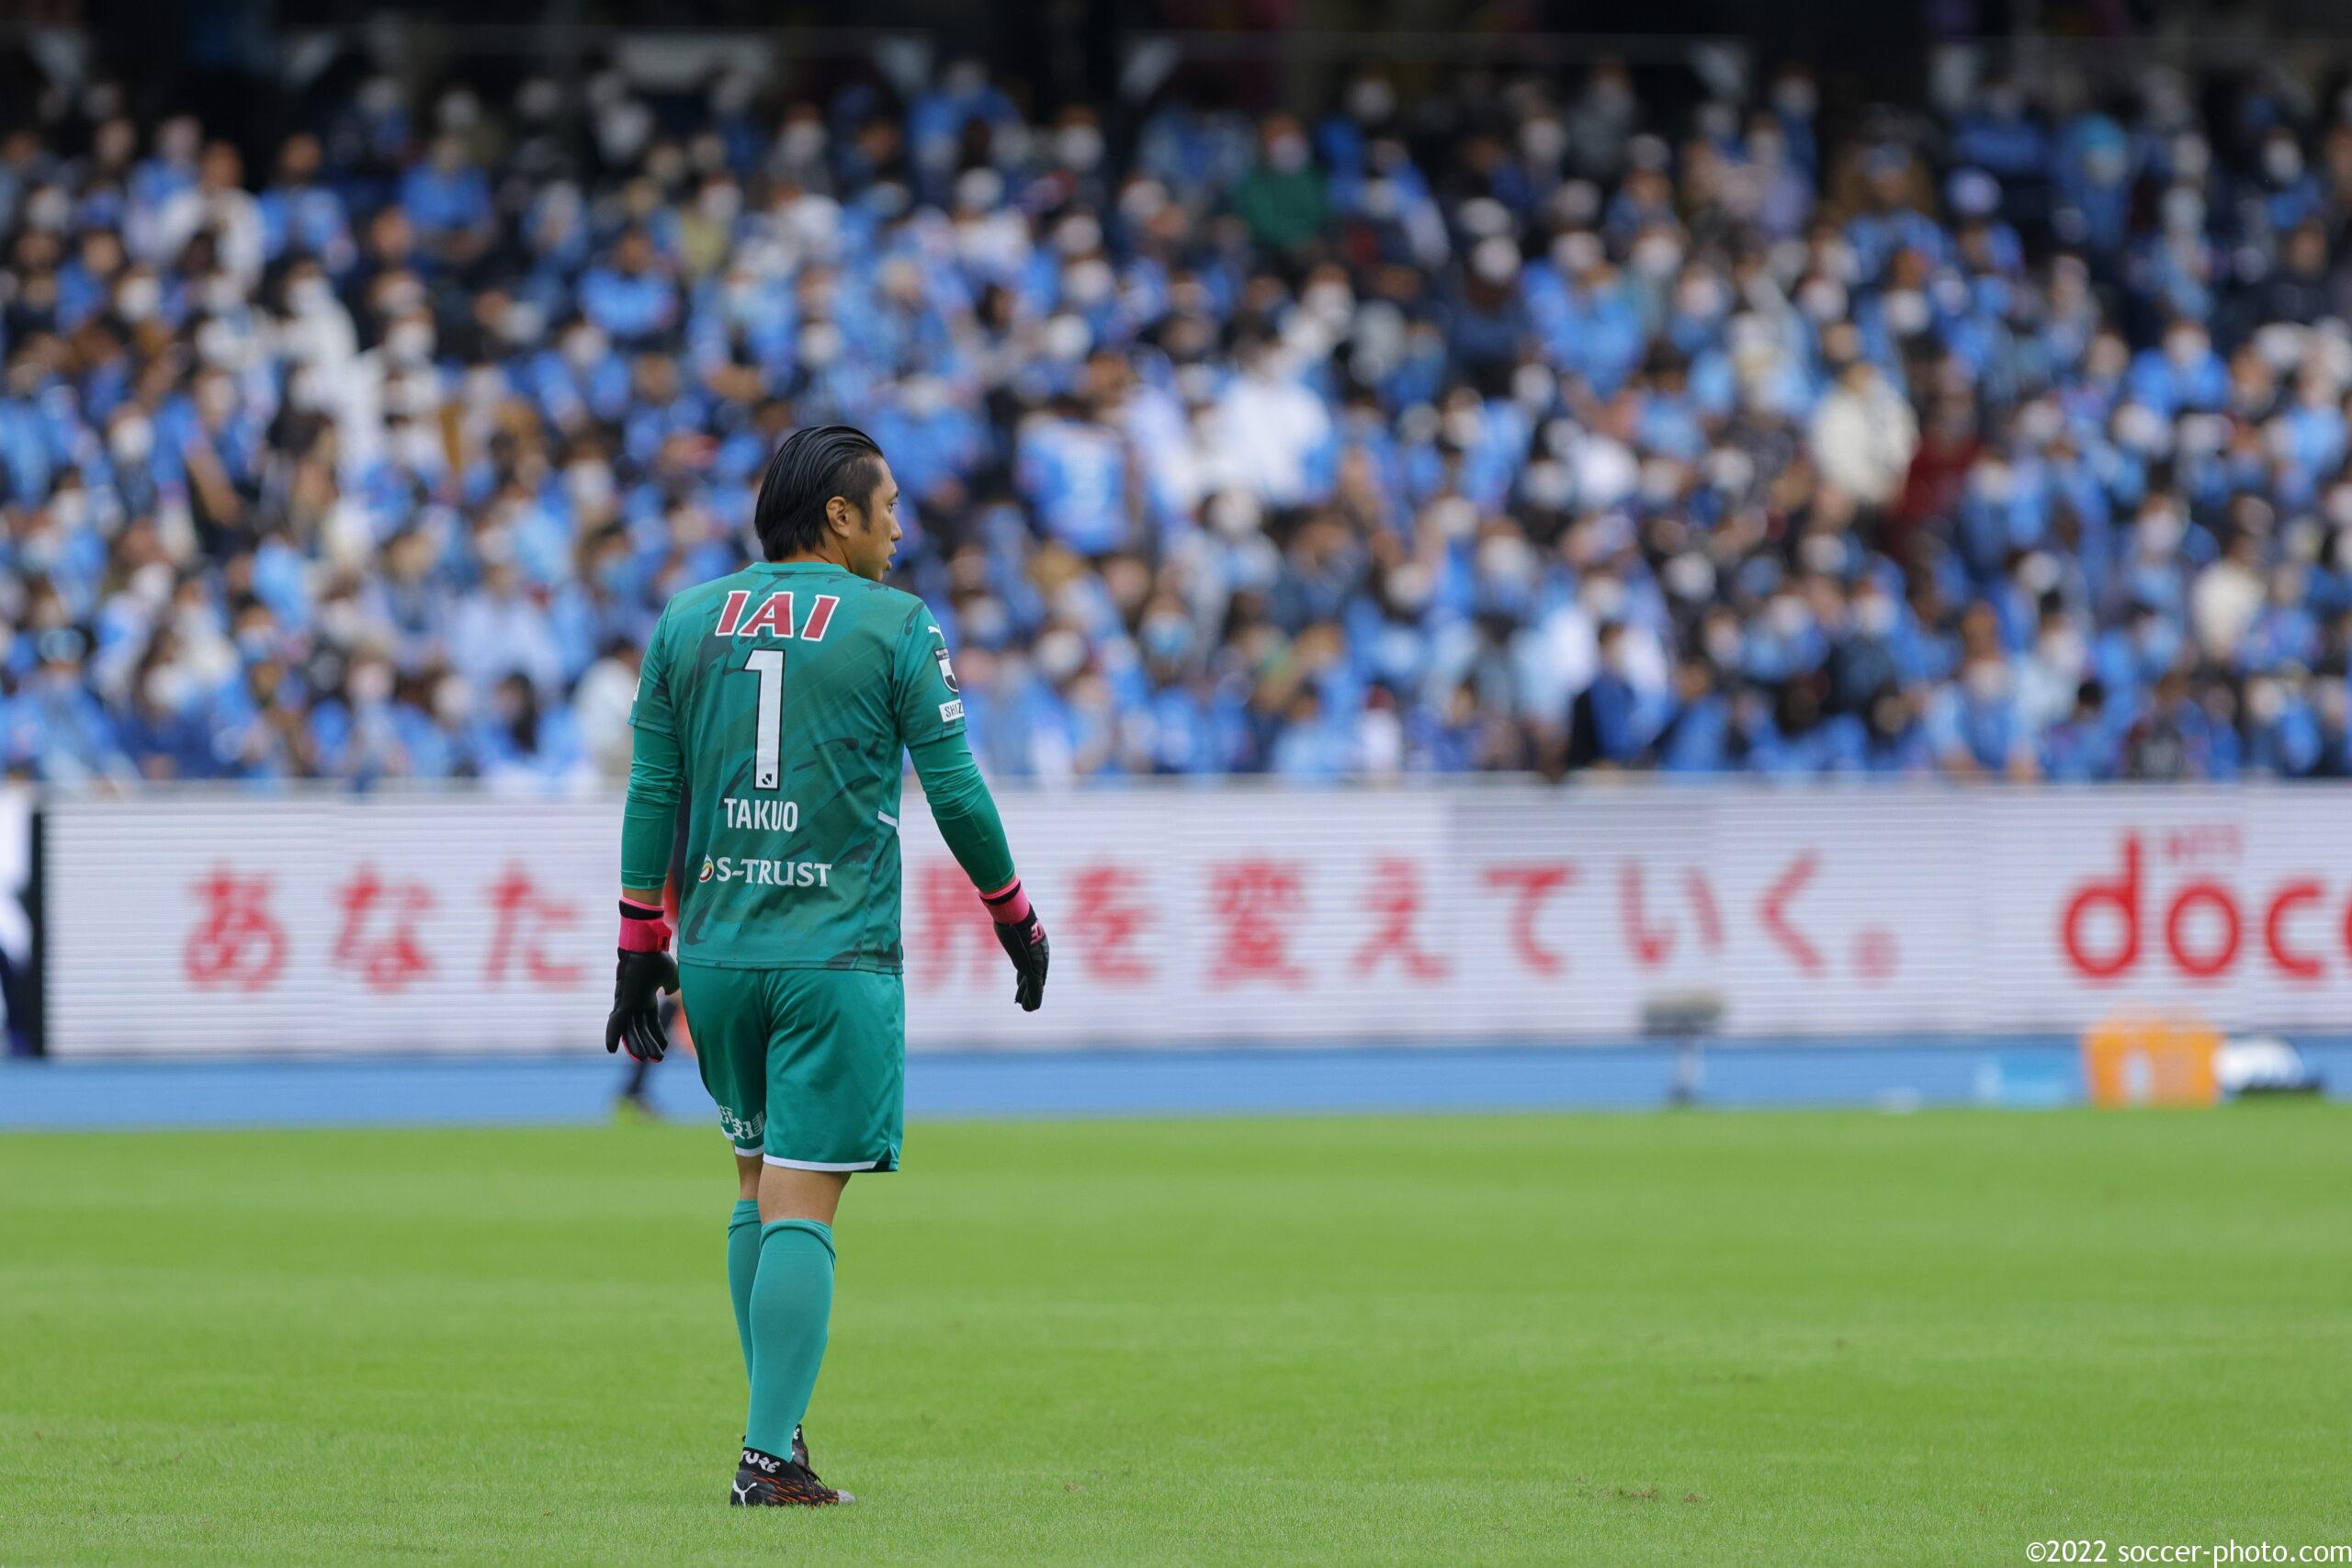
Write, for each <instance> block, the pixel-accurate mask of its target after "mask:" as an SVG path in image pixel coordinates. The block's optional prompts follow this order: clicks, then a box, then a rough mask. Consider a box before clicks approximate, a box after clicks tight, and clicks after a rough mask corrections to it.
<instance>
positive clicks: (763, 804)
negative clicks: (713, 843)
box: [718, 795, 800, 833]
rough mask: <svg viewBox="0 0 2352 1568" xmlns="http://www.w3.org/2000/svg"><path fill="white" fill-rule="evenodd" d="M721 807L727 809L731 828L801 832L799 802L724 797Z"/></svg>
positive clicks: (769, 831)
mask: <svg viewBox="0 0 2352 1568" xmlns="http://www.w3.org/2000/svg"><path fill="white" fill-rule="evenodd" d="M718 804H719V805H721V806H723V807H726V808H727V825H728V826H729V828H748V829H752V830H753V831H755V832H762V833H797V832H798V831H799V830H800V803H799V802H798V801H797V800H738V799H736V798H735V797H734V796H733V795H722V796H720V798H719V802H718Z"/></svg>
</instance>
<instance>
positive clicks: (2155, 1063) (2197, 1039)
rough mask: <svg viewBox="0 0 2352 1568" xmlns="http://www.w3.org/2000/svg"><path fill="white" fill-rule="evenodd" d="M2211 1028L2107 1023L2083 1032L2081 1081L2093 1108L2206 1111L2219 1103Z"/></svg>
mask: <svg viewBox="0 0 2352 1568" xmlns="http://www.w3.org/2000/svg"><path fill="white" fill-rule="evenodd" d="M2221 1048H2222V1036H2221V1033H2220V1032H2219V1031H2217V1030H2215V1029H2213V1028H2212V1027H2211V1025H2209V1024H2205V1023H2200V1022H2196V1021H2186V1022H2183V1021H2173V1020H2169V1019H2162V1018H2111V1019H2108V1020H2105V1021H2101V1022H2099V1023H2096V1024H2093V1025H2092V1026H2091V1027H2090V1028H2089V1029H2087V1030H2086V1031H2084V1032H2083V1080H2084V1082H2086V1084H2088V1085H2089V1086H2090V1095H2091V1103H2092V1104H2093V1105H2211V1104H2214V1103H2216V1102H2217V1101H2219V1100H2220V1099H2221V1086H2220V1084H2219V1082H2218V1081H2217V1080H2216V1079H2215V1077H2214V1076H2213V1058H2214V1055H2215V1054H2216V1053H2218V1052H2219V1051H2220V1050H2221Z"/></svg>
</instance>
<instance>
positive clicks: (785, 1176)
mask: <svg viewBox="0 0 2352 1568" xmlns="http://www.w3.org/2000/svg"><path fill="white" fill-rule="evenodd" d="M848 1185H849V1173H848V1172H847V1171H841V1170H801V1169H798V1168H795V1167H792V1166H786V1165H770V1166H768V1167H767V1168H765V1169H763V1171H762V1172H761V1173H760V1223H761V1224H763V1225H765V1224H775V1222H776V1221H778V1220H815V1221H817V1222H818V1223H819V1224H827V1225H830V1224H832V1223H833V1214H834V1213H835V1211H837V1210H838V1209H839V1208H840V1207H841V1201H842V1188H844V1187H846V1186H848Z"/></svg>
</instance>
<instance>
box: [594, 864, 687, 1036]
mask: <svg viewBox="0 0 2352 1568" xmlns="http://www.w3.org/2000/svg"><path fill="white" fill-rule="evenodd" d="M669 946H670V922H669V921H668V920H666V919H662V911H661V910H659V909H656V908H650V907H649V906H647V905H644V904H638V903H633V902H631V901H630V900H628V899H627V898H624V899H622V900H621V942H620V964H619V965H618V966H617V967H616V968H615V970H614V971H613V1010H612V1014H611V1016H610V1017H608V1018H606V1019H605V1052H606V1053H607V1054H610V1053H612V1052H615V1051H617V1050H619V1049H620V1048H621V1047H622V1046H624V1045H626V1046H628V1054H629V1055H631V1056H633V1057H635V1058H636V1059H637V1060H639V1061H640V1062H658V1061H660V1060H661V1059H662V1054H663V1053H664V1052H666V1051H668V1050H669V1049H670V1032H669V1031H668V1030H666V1029H663V1028H662V992H664V991H675V990H676V989H677V988H678V964H677V961H676V960H675V959H673V958H672V957H671V956H670V953H669Z"/></svg>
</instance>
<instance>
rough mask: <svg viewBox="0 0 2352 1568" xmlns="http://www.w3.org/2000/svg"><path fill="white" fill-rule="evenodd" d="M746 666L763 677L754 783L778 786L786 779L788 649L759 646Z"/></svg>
mask: <svg viewBox="0 0 2352 1568" xmlns="http://www.w3.org/2000/svg"><path fill="white" fill-rule="evenodd" d="M743 668H744V669H746V670H749V671H752V672H753V673H755V674H757V675H758V676H759V678H760V716H759V733H758V736H757V737H756V738H755V739H754V741H753V743H752V788H754V789H774V788H775V787H776V785H777V784H780V783H781V782H782V773H783V753H784V649H780V648H755V649H752V651H751V653H750V654H749V655H747V656H746V657H745V658H744V660H743Z"/></svg>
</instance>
